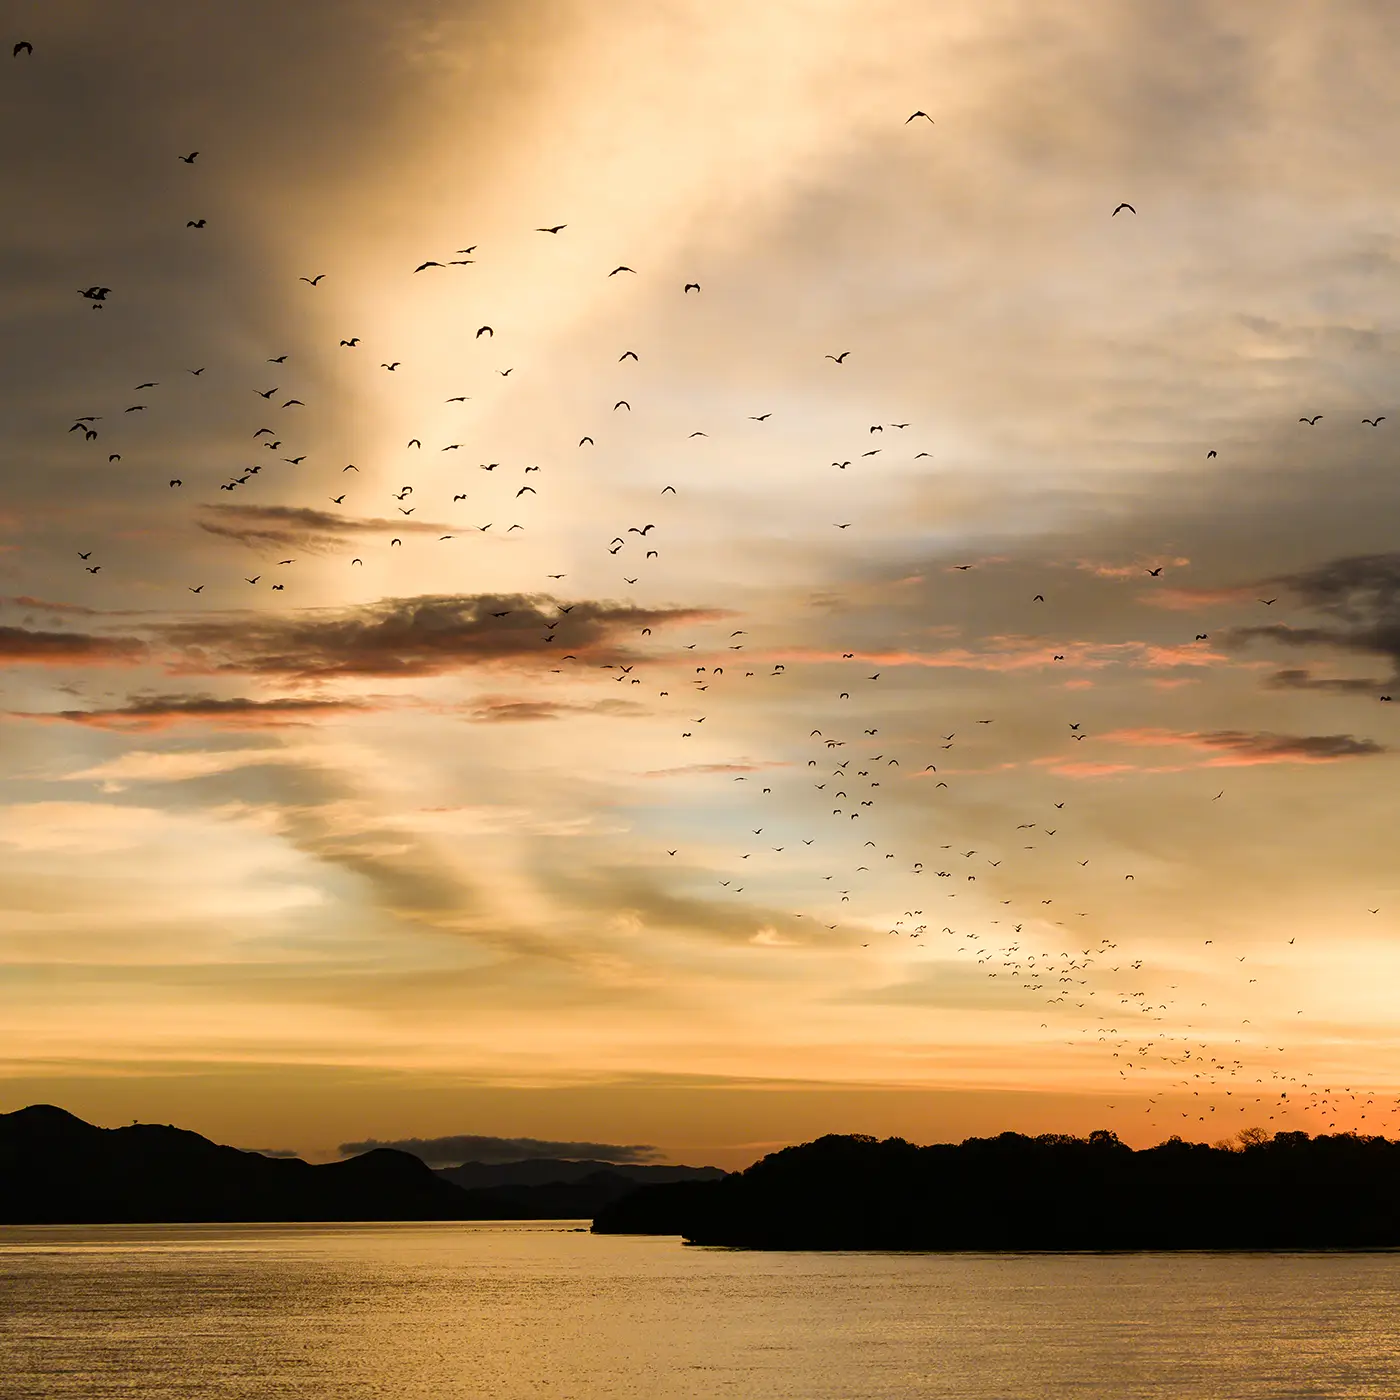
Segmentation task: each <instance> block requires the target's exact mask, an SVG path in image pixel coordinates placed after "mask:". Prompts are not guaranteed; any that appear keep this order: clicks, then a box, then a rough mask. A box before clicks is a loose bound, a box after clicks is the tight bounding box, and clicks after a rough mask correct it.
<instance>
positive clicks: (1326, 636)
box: [1232, 554, 1400, 695]
mask: <svg viewBox="0 0 1400 1400" xmlns="http://www.w3.org/2000/svg"><path fill="white" fill-rule="evenodd" d="M1268 583H1269V584H1270V585H1272V586H1278V587H1282V588H1287V589H1288V590H1289V591H1290V592H1291V593H1293V594H1294V595H1295V596H1296V597H1297V598H1298V599H1299V601H1300V602H1301V603H1303V605H1304V606H1306V607H1308V608H1311V609H1312V610H1313V611H1314V612H1319V613H1322V614H1323V615H1324V616H1325V617H1328V618H1331V619H1332V623H1331V624H1330V625H1324V626H1320V627H1293V626H1290V625H1289V624H1287V623H1274V624H1271V625H1270V626H1267V627H1241V628H1237V629H1236V630H1235V631H1234V633H1232V640H1234V641H1235V642H1237V643H1248V642H1251V641H1271V642H1276V643H1278V644H1279V645H1280V646H1286V647H1298V648H1304V647H1327V648H1331V649H1333V650H1337V651H1349V652H1356V653H1359V654H1361V655H1364V656H1378V657H1383V658H1384V659H1385V660H1386V661H1388V662H1389V663H1390V666H1391V678H1390V679H1389V680H1369V679H1366V678H1362V677H1358V678H1342V679H1333V678H1330V677H1325V676H1323V677H1318V676H1314V675H1313V674H1312V672H1311V671H1309V670H1307V669H1306V668H1298V669H1290V670H1283V671H1279V672H1277V673H1276V674H1275V675H1274V676H1272V677H1271V678H1270V682H1269V683H1270V684H1271V685H1274V686H1277V687H1279V688H1282V689H1291V690H1327V691H1332V692H1334V693H1337V694H1342V695H1369V694H1374V693H1375V692H1376V691H1377V690H1378V689H1380V688H1382V687H1385V686H1387V685H1392V684H1394V683H1395V681H1396V678H1397V677H1400V554H1362V555H1356V556H1354V557H1352V558H1349V559H1334V560H1332V561H1331V562H1329V563H1326V564H1320V565H1318V567H1317V568H1315V569H1306V570H1303V571H1302V572H1299V573H1292V574H1283V575H1279V576H1278V577H1276V578H1273V579H1270V580H1268Z"/></svg>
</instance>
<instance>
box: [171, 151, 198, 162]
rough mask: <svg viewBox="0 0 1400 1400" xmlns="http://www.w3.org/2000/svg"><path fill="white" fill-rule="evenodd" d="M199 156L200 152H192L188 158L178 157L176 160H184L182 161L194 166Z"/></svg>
mask: <svg viewBox="0 0 1400 1400" xmlns="http://www.w3.org/2000/svg"><path fill="white" fill-rule="evenodd" d="M198 155H199V152H198V151H191V152H190V153H189V155H187V156H176V157H175V159H176V160H182V161H184V162H185V164H186V165H193V164H194V163H195V160H196V158H197V157H198Z"/></svg>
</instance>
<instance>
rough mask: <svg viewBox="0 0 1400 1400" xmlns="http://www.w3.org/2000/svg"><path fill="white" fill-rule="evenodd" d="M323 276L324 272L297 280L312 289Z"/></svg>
mask: <svg viewBox="0 0 1400 1400" xmlns="http://www.w3.org/2000/svg"><path fill="white" fill-rule="evenodd" d="M325 275H326V274H325V273H324V272H318V273H317V274H316V275H315V276H314V277H302V278H300V279H299V280H300V281H302V282H306V283H308V284H309V285H311V286H313V287H314V286H315V285H316V284H317V283H318V282H319V281H320V280H321V278H323V277H324V276H325Z"/></svg>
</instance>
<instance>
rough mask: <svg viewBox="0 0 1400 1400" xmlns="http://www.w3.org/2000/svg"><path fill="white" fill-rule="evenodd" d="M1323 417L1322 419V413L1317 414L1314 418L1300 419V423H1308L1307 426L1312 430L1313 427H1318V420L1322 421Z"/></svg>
mask: <svg viewBox="0 0 1400 1400" xmlns="http://www.w3.org/2000/svg"><path fill="white" fill-rule="evenodd" d="M1321 417H1322V414H1320V413H1315V414H1313V416H1312V417H1311V418H1300V419H1299V420H1298V421H1299V422H1300V423H1306V424H1307V425H1308V427H1310V428H1312V427H1315V426H1316V425H1317V421H1318V419H1320V418H1321Z"/></svg>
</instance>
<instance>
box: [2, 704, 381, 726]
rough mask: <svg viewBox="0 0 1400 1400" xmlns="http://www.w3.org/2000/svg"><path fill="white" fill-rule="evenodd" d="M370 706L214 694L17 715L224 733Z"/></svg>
mask: <svg viewBox="0 0 1400 1400" xmlns="http://www.w3.org/2000/svg"><path fill="white" fill-rule="evenodd" d="M365 708H367V707H366V705H365V703H364V702H363V701H358V700H313V699H299V698H297V697H295V696H288V697H282V698H278V699H275V700H250V699H247V698H244V697H241V696H238V697H234V698H232V699H227V700H220V699H217V698H216V697H214V696H212V695H149V696H143V697H139V698H134V699H132V700H129V701H128V702H127V703H126V704H125V705H119V706H117V707H115V708H112V709H106V710H55V711H52V712H50V713H47V714H45V713H39V712H33V711H12V712H11V714H10V717H11V718H13V719H36V720H44V721H50V722H64V723H68V724H83V725H87V726H88V727H89V728H92V729H143V730H149V729H168V728H170V727H171V726H172V725H176V724H206V725H214V726H217V727H219V728H223V729H262V728H270V727H273V726H281V725H289V724H306V723H308V722H309V721H310V720H312V719H315V718H317V717H318V716H321V715H327V714H335V713H338V712H343V711H346V710H363V709H365Z"/></svg>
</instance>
